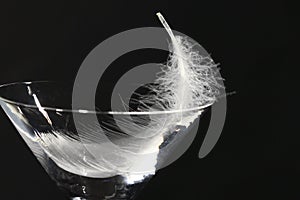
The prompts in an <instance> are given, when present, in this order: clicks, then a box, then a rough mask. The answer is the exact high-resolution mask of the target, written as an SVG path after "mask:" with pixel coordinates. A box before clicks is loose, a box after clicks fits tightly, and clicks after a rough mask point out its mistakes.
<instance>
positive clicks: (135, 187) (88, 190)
mask: <svg viewBox="0 0 300 200" xmlns="http://www.w3.org/2000/svg"><path fill="white" fill-rule="evenodd" d="M42 165H43V166H45V167H44V168H45V169H46V171H47V172H48V174H49V175H50V177H51V178H52V179H53V180H54V181H55V182H56V184H57V185H58V187H59V188H60V189H61V190H62V191H63V193H64V194H65V195H66V196H67V197H68V198H69V199H71V200H133V199H135V197H136V196H137V194H138V193H139V192H140V191H141V190H142V189H143V188H144V186H145V185H146V184H147V183H148V181H149V180H150V179H151V178H152V176H148V177H145V178H144V179H143V180H141V181H139V182H136V183H133V184H131V183H128V182H127V181H126V178H125V177H124V176H120V175H118V176H114V177H109V178H89V177H84V176H79V175H76V174H73V173H70V172H67V171H65V170H64V169H62V168H60V167H59V166H57V165H56V164H55V163H54V162H53V161H52V160H51V159H50V158H49V157H48V156H47V158H46V157H45V156H44V159H43V162H42Z"/></svg>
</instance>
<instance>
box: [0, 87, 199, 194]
mask: <svg viewBox="0 0 300 200" xmlns="http://www.w3.org/2000/svg"><path fill="white" fill-rule="evenodd" d="M0 104H1V107H2V108H3V110H4V111H5V113H6V115H7V116H8V117H9V119H10V121H11V122H12V123H13V125H14V126H15V128H16V129H17V131H18V132H19V134H20V135H21V137H22V138H23V139H24V141H25V142H26V144H27V145H28V147H29V148H30V149H31V151H32V152H33V154H34V155H35V156H36V158H37V159H38V160H39V162H40V163H41V165H42V166H43V168H44V169H45V170H46V172H47V173H48V174H49V176H50V177H51V179H52V180H54V181H55V182H56V184H57V185H58V187H59V188H60V189H61V190H62V191H63V192H64V193H65V194H66V196H67V197H68V198H69V199H74V200H79V199H82V200H83V199H86V200H102V199H120V200H121V199H124V200H125V199H126V200H130V199H135V197H136V196H137V194H138V193H139V192H140V191H141V189H142V188H143V187H144V186H145V184H146V183H147V182H148V181H149V180H150V179H151V177H152V176H153V175H154V174H155V172H156V171H157V170H158V169H160V168H162V167H164V166H166V165H168V162H171V161H170V158H171V157H172V158H174V152H176V151H175V149H176V148H177V147H178V145H180V144H181V142H182V141H184V140H185V139H184V138H186V135H188V133H189V130H190V128H191V127H192V126H193V124H195V123H197V122H198V121H197V120H198V117H199V116H200V114H201V112H202V111H203V109H204V107H203V108H197V109H189V110H186V111H180V112H178V111H157V110H156V111H151V110H150V111H149V112H140V113H139V112H112V111H105V112H103V111H92V110H85V109H80V108H78V109H74V108H73V109H72V84H69V83H61V82H47V81H44V82H19V83H11V84H5V85H2V86H0ZM91 116H96V118H97V121H94V119H93V118H92V117H91ZM183 118H184V119H186V118H187V119H188V120H187V121H186V122H183V121H182V119H183ZM177 153H178V152H177ZM175 154H176V153H175ZM171 160H172V159H171Z"/></svg>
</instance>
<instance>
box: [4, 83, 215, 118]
mask: <svg viewBox="0 0 300 200" xmlns="http://www.w3.org/2000/svg"><path fill="white" fill-rule="evenodd" d="M68 82H71V81H68ZM32 83H34V84H38V83H66V82H65V81H52V80H44V81H20V82H11V83H5V84H0V89H1V88H4V87H9V86H13V85H27V84H32ZM0 100H1V101H3V102H5V103H9V104H13V105H17V106H23V107H27V108H37V109H40V108H42V109H43V110H46V111H47V110H48V111H56V112H72V113H82V114H111V115H159V114H175V113H182V112H192V111H196V110H204V109H205V108H208V107H209V106H211V105H212V104H213V103H214V101H213V102H208V103H207V104H204V105H202V106H199V107H193V108H185V109H181V110H162V111H97V110H96V109H95V110H92V109H89V110H87V109H67V108H56V107H52V106H41V107H38V106H37V105H33V104H29V103H22V102H20V101H14V100H11V99H9V98H5V97H2V96H1V95H0Z"/></svg>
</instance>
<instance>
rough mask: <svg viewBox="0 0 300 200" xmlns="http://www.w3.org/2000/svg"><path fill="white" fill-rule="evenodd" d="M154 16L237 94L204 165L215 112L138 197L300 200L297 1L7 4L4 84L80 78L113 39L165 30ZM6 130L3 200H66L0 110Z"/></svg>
mask: <svg viewBox="0 0 300 200" xmlns="http://www.w3.org/2000/svg"><path fill="white" fill-rule="evenodd" d="M157 11H162V12H163V14H164V15H165V16H166V18H167V19H168V21H169V22H170V24H171V25H172V28H173V29H175V30H178V31H180V32H183V33H185V34H187V35H189V36H190V37H192V38H194V39H196V40H197V41H198V42H199V43H200V44H201V45H202V46H203V47H204V48H205V49H206V50H207V51H208V52H209V53H211V56H212V58H213V59H214V60H215V62H217V63H220V64H221V65H220V67H221V74H222V76H223V77H224V78H225V80H226V81H225V84H226V87H227V92H231V91H235V92H236V94H234V95H231V96H228V99H227V100H228V112H227V118H226V124H225V127H224V130H223V132H222V135H221V138H220V140H219V142H218V143H217V145H216V146H215V148H214V149H213V151H212V152H211V153H210V154H209V155H208V156H207V157H205V158H204V159H201V160H200V159H198V157H197V155H198V151H199V148H200V146H201V142H202V139H203V136H204V134H205V127H207V124H208V120H209V112H208V113H207V114H205V115H204V116H203V119H204V120H203V125H202V127H203V128H201V129H200V131H199V134H198V136H197V139H196V140H195V141H194V143H193V145H192V146H191V147H190V149H189V150H188V151H187V152H186V154H185V155H184V156H182V157H181V158H180V159H179V160H178V161H176V162H175V163H174V164H173V165H171V166H169V167H167V168H166V169H163V170H162V171H161V172H160V173H158V175H157V176H156V177H155V178H154V179H153V180H152V181H151V182H150V183H149V185H148V186H147V187H146V188H145V189H144V192H143V193H142V194H141V195H140V198H139V199H140V200H148V199H149V200H150V199H202V200H206V199H210V200H215V199H218V200H221V199H277V198H280V199H299V198H300V191H299V179H300V162H299V161H300V157H299V153H300V151H299V144H300V141H299V139H300V136H299V129H297V128H296V125H297V119H298V118H297V115H295V114H294V113H295V112H296V107H297V103H298V101H297V99H298V96H299V95H298V92H299V89H298V88H297V89H295V87H296V86H297V85H298V82H297V79H298V78H296V77H297V68H299V62H298V61H297V60H299V59H297V58H298V57H299V55H298V54H299V53H298V52H299V50H298V45H297V43H296V40H297V37H298V33H297V30H296V28H297V26H299V12H298V9H297V5H296V4H295V3H291V2H288V1H276V0H274V1H258V0H257V1H160V2H159V3H156V2H155V1H105V2H104V1H93V2H90V1H81V2H74V1H70V2H67V1H56V2H54V1H49V2H46V1H35V2H34V1H30V2H29V1H14V0H12V1H8V2H5V3H4V2H1V5H0V26H1V30H0V53H1V54H0V61H1V63H0V84H3V83H7V82H15V81H25V80H67V79H70V80H73V79H74V77H75V75H76V72H77V70H78V68H79V66H80V64H81V62H82V61H83V59H84V58H85V56H86V55H87V54H88V53H89V52H90V51H91V50H92V49H93V48H94V47H95V46H96V45H97V44H99V43H100V42H101V41H103V40H105V39H106V38H108V37H109V36H112V35H114V34H116V33H119V32H121V31H125V30H128V29H131V28H137V27H145V26H160V24H159V22H158V20H157V19H156V16H155V13H156V12H157ZM144 57H145V55H144ZM140 59H142V57H140ZM0 127H1V129H0V130H1V137H0V138H1V139H0V153H1V159H0V162H1V164H0V166H1V169H0V170H1V171H0V180H1V187H0V192H1V193H0V196H1V197H0V198H1V199H32V200H35V199H36V200H40V199H45V200H47V199H57V200H60V199H61V200H62V199H63V196H62V195H61V193H60V191H59V190H58V188H57V187H56V185H55V183H54V182H52V181H51V180H50V178H49V177H48V175H47V174H46V172H44V170H43V169H42V168H41V167H40V165H39V163H38V162H37V161H36V159H35V158H34V156H33V155H32V154H31V152H30V150H29V149H28V148H27V147H26V145H25V143H24V142H23V140H22V139H21V137H20V136H19V135H18V133H17V132H16V130H15V129H14V127H13V126H12V124H11V123H10V122H9V120H8V118H7V117H6V116H5V114H4V113H3V112H2V111H1V112H0Z"/></svg>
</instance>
